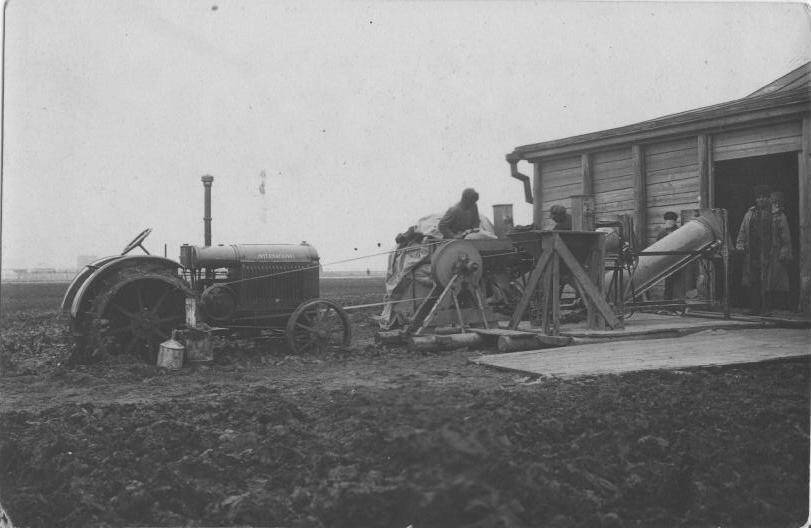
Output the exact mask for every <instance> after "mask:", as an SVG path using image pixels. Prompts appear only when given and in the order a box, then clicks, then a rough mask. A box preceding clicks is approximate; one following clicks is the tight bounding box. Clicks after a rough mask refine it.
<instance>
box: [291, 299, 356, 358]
mask: <svg viewBox="0 0 811 528" xmlns="http://www.w3.org/2000/svg"><path fill="white" fill-rule="evenodd" d="M286 337H287V344H288V345H289V346H290V349H291V350H292V351H293V352H295V353H297V354H299V353H304V352H318V353H324V352H327V351H330V350H335V349H341V348H343V347H347V346H349V343H350V341H351V340H352V329H351V326H350V325H349V317H347V315H346V312H345V311H344V310H343V308H341V307H340V306H338V305H337V304H335V303H334V302H332V301H326V300H323V299H312V300H309V301H305V302H303V303H302V304H300V305H299V307H298V308H296V310H295V311H294V312H293V315H291V316H290V319H289V320H288V321H287V328H286Z"/></svg>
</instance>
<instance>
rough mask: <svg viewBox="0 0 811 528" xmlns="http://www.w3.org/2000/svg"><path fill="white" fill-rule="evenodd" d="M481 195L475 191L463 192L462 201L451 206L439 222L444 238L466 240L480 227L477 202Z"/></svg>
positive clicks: (467, 190) (466, 190)
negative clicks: (472, 231) (468, 234)
mask: <svg viewBox="0 0 811 528" xmlns="http://www.w3.org/2000/svg"><path fill="white" fill-rule="evenodd" d="M478 200H479V193H477V192H476V191H475V190H474V189H470V188H468V189H465V190H464V191H462V199H461V200H460V201H459V203H458V204H456V205H454V206H451V207H450V208H449V209H448V210H447V211H446V212H445V216H443V217H442V219H441V220H440V221H439V226H438V228H439V232H440V233H442V236H443V238H464V236H465V235H466V234H467V232H469V231H470V230H471V229H477V228H478V227H479V223H480V220H479V208H478V206H477V205H476V202H477V201H478Z"/></svg>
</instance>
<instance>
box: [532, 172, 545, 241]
mask: <svg viewBox="0 0 811 528" xmlns="http://www.w3.org/2000/svg"><path fill="white" fill-rule="evenodd" d="M532 166H533V168H534V170H533V172H532V195H533V198H532V223H533V224H534V225H535V228H536V229H541V228H542V227H543V190H542V188H541V162H540V160H538V161H535V162H533V163H532Z"/></svg>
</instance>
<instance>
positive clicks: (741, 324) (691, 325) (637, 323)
mask: <svg viewBox="0 0 811 528" xmlns="http://www.w3.org/2000/svg"><path fill="white" fill-rule="evenodd" d="M624 322H625V328H623V329H622V330H589V329H587V328H586V325H585V323H575V324H570V325H564V326H563V327H562V328H561V332H560V333H561V334H562V335H568V336H571V337H578V338H598V339H602V338H609V339H617V338H623V337H635V336H645V335H654V334H657V333H672V334H681V333H691V332H699V331H701V330H710V329H718V328H768V327H773V326H775V325H774V324H773V323H770V322H767V321H758V320H749V321H742V320H738V319H709V318H705V317H690V316H689V315H687V316H678V315H658V314H652V313H638V314H634V315H633V316H632V317H630V318H628V319H626V320H625V321H624Z"/></svg>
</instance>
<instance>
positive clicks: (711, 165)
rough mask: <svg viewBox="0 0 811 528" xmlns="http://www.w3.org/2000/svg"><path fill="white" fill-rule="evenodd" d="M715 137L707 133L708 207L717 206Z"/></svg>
mask: <svg viewBox="0 0 811 528" xmlns="http://www.w3.org/2000/svg"><path fill="white" fill-rule="evenodd" d="M713 148H714V147H713V138H712V136H710V135H707V181H708V182H709V187H710V189H709V202H708V204H707V207H709V208H714V207H715V200H716V196H715V154H714V153H713Z"/></svg>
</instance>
